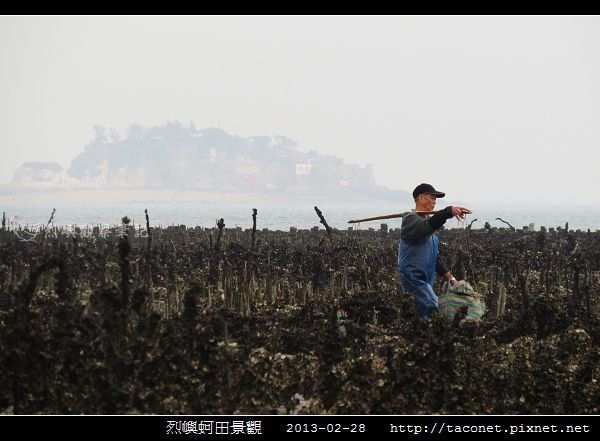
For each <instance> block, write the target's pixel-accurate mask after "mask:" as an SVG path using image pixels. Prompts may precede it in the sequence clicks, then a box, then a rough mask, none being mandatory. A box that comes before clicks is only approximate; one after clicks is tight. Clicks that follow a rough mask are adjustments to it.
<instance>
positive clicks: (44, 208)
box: [0, 202, 600, 231]
mask: <svg viewBox="0 0 600 441" xmlns="http://www.w3.org/2000/svg"><path fill="white" fill-rule="evenodd" d="M318 206H319V209H320V210H321V211H322V212H323V215H324V216H325V219H326V220H327V222H328V224H329V225H330V226H331V227H333V228H338V229H341V230H343V229H347V228H348V227H349V226H350V225H349V224H348V223H347V222H348V220H350V219H360V218H365V217H372V216H379V215H385V214H392V213H401V212H404V211H408V210H410V209H411V208H412V207H411V206H408V205H404V206H403V205H396V206H393V205H385V204H374V203H368V204H359V205H356V206H348V205H343V206H342V205H335V204H328V203H320V204H319V205H318ZM313 207H314V205H310V204H307V203H303V204H299V205H251V204H249V205H247V206H244V205H241V204H191V203H183V204H182V203H177V204H175V203H154V204H153V203H141V202H128V203H111V204H100V203H94V204H72V203H64V204H61V203H52V204H35V205H31V204H19V203H9V204H4V205H3V206H2V207H0V211H3V212H5V213H6V222H7V223H9V222H12V224H13V225H16V224H19V225H22V226H24V225H36V224H43V225H45V224H46V223H47V222H48V219H49V218H50V215H51V213H52V209H53V208H56V213H55V215H54V220H53V223H54V225H56V226H58V225H78V226H83V225H101V224H109V225H117V224H120V219H121V218H122V217H123V216H128V217H129V218H130V219H132V220H133V221H134V222H135V224H142V225H145V222H146V221H145V217H144V209H145V208H147V209H148V213H149V215H150V225H151V226H159V225H162V226H168V225H181V224H183V225H187V226H190V227H191V226H202V227H213V226H215V223H216V220H217V219H219V218H221V217H222V218H223V219H224V220H225V225H226V227H227V228H231V227H242V228H244V229H245V228H252V217H251V216H252V208H256V209H257V210H258V216H257V228H258V229H259V230H260V229H262V228H269V229H271V230H283V231H286V230H289V228H290V227H292V226H293V227H297V228H300V229H304V228H312V227H313V226H321V225H320V224H319V218H318V217H317V215H316V213H315V210H314V208H313ZM438 208H443V205H441V204H439V206H438ZM470 208H471V209H472V210H473V214H472V215H470V216H468V217H467V220H466V222H467V224H468V223H470V222H471V221H473V220H474V219H477V221H476V222H475V223H474V224H473V228H483V225H484V223H485V222H489V223H490V225H491V226H492V227H494V226H496V227H503V226H505V224H503V223H502V222H500V221H499V220H496V218H498V217H500V218H502V219H504V220H505V221H507V222H509V223H510V224H511V225H513V226H514V227H515V228H521V227H523V226H525V225H527V226H529V224H531V223H533V224H534V227H535V229H536V230H539V227H540V226H542V225H544V226H546V227H558V226H560V227H564V226H565V223H567V222H568V223H569V229H573V230H575V229H581V230H587V229H590V230H591V231H596V230H600V207H571V208H564V207H561V208H553V207H530V208H523V207H521V208H515V207H512V208H507V207H477V206H471V207H470ZM381 223H387V224H388V226H389V228H399V227H400V224H401V219H389V220H383V221H372V222H363V223H361V224H360V228H362V229H366V228H370V227H372V228H376V229H378V228H379V225H380V224H381ZM446 226H447V227H448V228H454V227H462V225H460V224H459V223H458V221H456V220H454V219H452V220H449V221H448V222H447V223H446ZM321 227H322V226H321Z"/></svg>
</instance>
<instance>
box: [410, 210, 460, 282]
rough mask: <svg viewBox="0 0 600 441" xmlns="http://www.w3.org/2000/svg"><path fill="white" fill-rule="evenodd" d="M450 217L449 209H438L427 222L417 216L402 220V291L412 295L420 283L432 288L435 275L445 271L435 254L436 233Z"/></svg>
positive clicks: (442, 273)
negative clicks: (405, 290) (407, 291)
mask: <svg viewBox="0 0 600 441" xmlns="http://www.w3.org/2000/svg"><path fill="white" fill-rule="evenodd" d="M451 217H452V207H451V206H450V207H446V208H445V209H444V210H440V211H439V212H437V213H436V214H435V215H434V216H432V217H431V218H429V219H427V218H424V217H421V216H420V215H418V214H417V213H414V212H413V213H409V214H407V215H406V216H404V217H403V218H402V231H401V233H400V242H399V244H398V272H399V273H400V280H401V282H402V285H403V286H404V288H405V289H407V290H409V291H410V292H413V291H414V290H415V289H417V288H418V287H419V286H422V285H423V284H428V285H430V286H432V285H433V282H434V281H435V274H436V272H437V274H438V275H440V276H442V275H444V274H445V273H446V272H447V269H446V267H445V265H444V263H443V261H442V260H441V259H440V258H439V255H438V244H439V240H438V238H437V236H436V235H435V234H433V233H434V232H435V231H436V230H438V229H439V228H441V227H442V225H444V223H446V220H448V219H450V218H451Z"/></svg>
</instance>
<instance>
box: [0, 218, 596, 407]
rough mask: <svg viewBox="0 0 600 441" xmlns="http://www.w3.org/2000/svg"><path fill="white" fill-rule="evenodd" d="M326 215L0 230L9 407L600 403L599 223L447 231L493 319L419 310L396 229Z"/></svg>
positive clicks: (0, 318) (1, 354)
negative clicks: (332, 224) (106, 228)
mask: <svg viewBox="0 0 600 441" xmlns="http://www.w3.org/2000/svg"><path fill="white" fill-rule="evenodd" d="M254 214H255V216H256V212H255V213H254ZM254 221H255V222H256V217H255V218H254ZM323 224H324V225H325V227H326V229H323V228H321V229H317V228H313V229H312V230H298V229H296V228H291V229H290V231H285V232H282V231H272V230H266V229H265V230H261V229H256V228H253V229H247V230H243V229H242V228H239V227H238V228H227V227H226V225H225V221H224V220H223V219H221V220H220V221H219V223H218V225H217V227H215V228H200V227H195V228H187V227H186V226H183V225H180V226H171V227H166V228H151V227H150V224H149V223H148V224H147V226H148V229H147V230H146V231H145V234H140V231H139V227H134V226H130V225H129V222H128V219H126V218H125V219H124V221H123V225H122V227H121V228H120V229H113V230H111V232H110V233H111V234H101V233H102V232H100V231H99V230H95V231H93V233H92V234H91V235H88V236H87V237H84V236H82V235H77V234H72V233H73V232H70V233H71V234H67V233H66V232H65V233H64V234H63V233H60V232H59V233H57V234H56V233H55V234H46V232H45V231H42V232H41V233H38V234H36V235H35V236H34V235H30V236H27V235H26V232H24V231H19V232H15V231H9V230H8V229H5V228H3V230H2V231H0V250H1V253H0V377H1V378H2V379H3V382H2V387H1V388H0V411H1V412H2V413H9V414H13V413H14V414H39V413H42V414H81V413H83V414H598V413H600V384H599V383H598V382H599V381H600V349H599V347H600V346H599V343H600V314H599V312H600V232H586V231H572V230H568V229H566V228H565V229H561V228H558V229H556V230H555V229H549V230H548V231H546V230H545V229H544V230H543V231H527V229H520V230H519V229H517V230H515V229H512V228H491V227H489V226H486V228H481V229H471V228H470V226H469V227H466V228H463V229H445V230H442V231H441V232H440V234H439V237H440V242H441V246H440V253H441V255H442V256H443V257H444V259H445V261H446V263H447V265H448V266H450V267H451V269H452V271H453V273H454V274H455V275H456V276H457V278H459V279H465V280H467V281H468V282H469V283H470V284H471V285H472V286H473V287H474V288H475V289H476V290H477V292H478V293H480V294H481V295H483V296H484V299H485V304H486V312H485V314H484V316H483V318H482V320H480V321H473V320H464V319H463V320H461V317H458V316H457V317H455V319H454V320H451V319H446V318H444V317H440V316H434V318H433V319H431V320H429V321H422V320H419V319H417V318H416V317H415V314H414V305H413V299H412V296H411V295H410V294H407V293H403V292H401V289H400V286H399V279H398V274H397V271H396V259H397V247H398V239H399V237H400V230H399V229H388V228H387V226H386V225H382V226H381V227H380V228H379V227H378V228H377V229H363V230H356V229H355V230H345V231H342V230H336V229H330V228H329V227H328V226H327V225H326V222H323ZM16 233H18V234H16ZM439 288H440V287H439V285H438V286H436V289H438V290H439Z"/></svg>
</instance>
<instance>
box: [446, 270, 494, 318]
mask: <svg viewBox="0 0 600 441" xmlns="http://www.w3.org/2000/svg"><path fill="white" fill-rule="evenodd" d="M465 305H466V306H468V307H469V309H468V311H467V317H466V318H467V319H471V320H479V319H481V316H483V313H484V312H485V301H484V299H483V295H481V294H479V293H477V292H475V290H474V289H473V287H472V286H471V285H470V284H469V283H468V282H466V281H464V280H460V281H459V282H457V283H456V284H455V285H454V286H449V285H448V282H444V285H443V286H442V293H441V294H440V295H439V296H438V308H439V310H440V313H441V315H442V316H444V317H448V318H450V319H453V318H454V315H455V314H456V313H457V312H458V311H459V310H460V308H461V307H463V306H465Z"/></svg>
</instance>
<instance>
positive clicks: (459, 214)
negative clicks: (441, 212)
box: [452, 207, 471, 220]
mask: <svg viewBox="0 0 600 441" xmlns="http://www.w3.org/2000/svg"><path fill="white" fill-rule="evenodd" d="M465 214H471V210H469V209H468V208H465V207H452V216H454V217H455V218H456V219H458V220H460V219H464V217H465Z"/></svg>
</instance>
